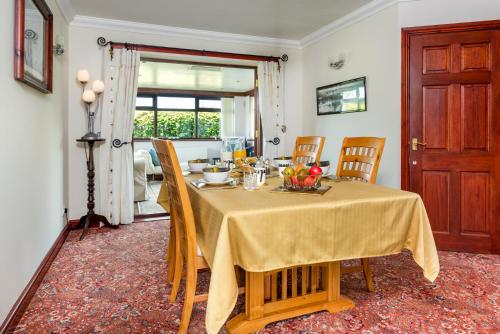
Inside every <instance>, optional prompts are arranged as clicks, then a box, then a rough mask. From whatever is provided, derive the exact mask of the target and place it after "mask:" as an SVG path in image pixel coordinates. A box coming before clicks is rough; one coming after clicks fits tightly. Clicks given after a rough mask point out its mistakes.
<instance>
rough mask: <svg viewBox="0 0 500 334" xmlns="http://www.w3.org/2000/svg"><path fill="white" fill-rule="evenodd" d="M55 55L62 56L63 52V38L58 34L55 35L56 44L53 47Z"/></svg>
mask: <svg viewBox="0 0 500 334" xmlns="http://www.w3.org/2000/svg"><path fill="white" fill-rule="evenodd" d="M53 52H54V55H55V56H62V55H63V54H64V40H63V38H62V37H61V36H60V35H57V36H56V44H55V45H54V47H53Z"/></svg>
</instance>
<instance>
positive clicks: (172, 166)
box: [152, 139, 197, 266]
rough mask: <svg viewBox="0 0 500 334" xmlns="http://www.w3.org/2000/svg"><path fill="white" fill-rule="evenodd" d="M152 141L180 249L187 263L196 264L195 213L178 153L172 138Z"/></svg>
mask: <svg viewBox="0 0 500 334" xmlns="http://www.w3.org/2000/svg"><path fill="white" fill-rule="evenodd" d="M152 141H153V147H154V148H155V150H156V153H157V154H158V159H159V160H160V165H161V169H162V172H163V177H164V181H165V182H166V185H167V190H168V196H169V199H170V210H171V212H170V215H171V221H172V223H173V224H174V229H175V235H176V238H177V237H178V236H180V237H179V238H178V240H179V242H180V251H181V252H182V254H183V256H184V257H185V258H186V265H188V266H189V265H192V266H195V264H196V262H195V259H196V247H197V246H196V228H195V223H194V215H193V209H192V207H191V200H190V199H189V194H188V191H187V186H186V183H185V181H184V176H183V175H182V170H181V167H180V164H179V160H178V158H177V153H176V152H175V149H174V145H173V144H172V142H171V141H170V140H161V139H153V140H152Z"/></svg>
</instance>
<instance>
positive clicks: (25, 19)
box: [14, 0, 53, 93]
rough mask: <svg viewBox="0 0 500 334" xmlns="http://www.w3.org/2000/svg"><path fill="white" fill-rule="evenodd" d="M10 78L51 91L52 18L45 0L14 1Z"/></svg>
mask: <svg viewBox="0 0 500 334" xmlns="http://www.w3.org/2000/svg"><path fill="white" fill-rule="evenodd" d="M15 2H16V13H15V14H16V19H15V27H14V32H15V40H14V43H15V50H14V77H15V79H16V80H19V81H22V82H24V83H25V84H27V85H29V86H31V87H33V88H36V89H38V90H39V91H41V92H43V93H51V92H52V30H53V22H52V20H53V17H52V12H51V11H50V8H49V6H48V5H47V3H46V2H45V0H15Z"/></svg>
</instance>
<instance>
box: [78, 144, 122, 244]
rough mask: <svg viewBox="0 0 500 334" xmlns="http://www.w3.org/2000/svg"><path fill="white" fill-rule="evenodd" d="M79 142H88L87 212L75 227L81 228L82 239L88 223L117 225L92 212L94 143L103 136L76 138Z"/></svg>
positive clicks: (93, 204)
mask: <svg viewBox="0 0 500 334" xmlns="http://www.w3.org/2000/svg"><path fill="white" fill-rule="evenodd" d="M76 141H77V142H79V143H84V145H85V144H88V147H89V153H88V154H89V156H88V159H87V177H88V183H87V191H88V197H87V210H88V211H87V214H86V215H85V216H82V217H81V218H80V223H79V224H78V226H77V227H76V229H79V228H83V231H82V235H81V236H80V240H83V238H84V237H85V234H86V233H87V229H88V228H89V226H90V225H94V224H95V225H98V226H99V223H103V224H104V225H105V226H108V227H111V228H118V226H117V225H111V224H110V223H109V221H108V219H107V218H106V217H104V216H101V215H98V214H96V213H95V212H94V208H95V198H94V189H95V183H94V177H95V172H94V170H95V167H94V144H95V143H96V142H104V138H85V137H82V138H80V139H77V140H76Z"/></svg>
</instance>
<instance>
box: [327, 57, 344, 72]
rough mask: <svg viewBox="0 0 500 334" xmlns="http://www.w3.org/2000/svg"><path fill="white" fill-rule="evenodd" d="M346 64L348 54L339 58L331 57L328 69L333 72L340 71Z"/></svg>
mask: <svg viewBox="0 0 500 334" xmlns="http://www.w3.org/2000/svg"><path fill="white" fill-rule="evenodd" d="M345 63H346V54H345V53H341V54H339V55H338V56H337V57H331V58H329V59H328V67H330V68H331V69H332V70H340V69H342V68H343V67H344V65H345Z"/></svg>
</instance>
